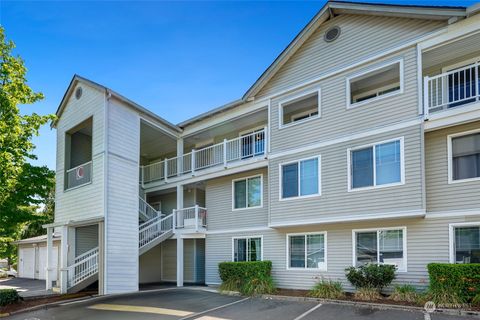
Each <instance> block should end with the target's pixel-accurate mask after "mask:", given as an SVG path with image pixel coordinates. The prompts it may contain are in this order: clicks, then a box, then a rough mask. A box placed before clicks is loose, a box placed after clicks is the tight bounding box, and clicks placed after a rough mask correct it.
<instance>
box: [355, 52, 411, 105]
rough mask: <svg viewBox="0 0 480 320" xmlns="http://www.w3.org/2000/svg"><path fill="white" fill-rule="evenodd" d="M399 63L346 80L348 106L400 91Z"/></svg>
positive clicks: (400, 67)
mask: <svg viewBox="0 0 480 320" xmlns="http://www.w3.org/2000/svg"><path fill="white" fill-rule="evenodd" d="M401 69H402V66H401V62H400V61H397V62H395V63H391V64H389V65H386V66H383V67H380V68H377V69H375V70H373V71H370V72H366V73H364V74H361V75H358V76H354V77H351V78H348V79H347V88H348V99H349V100H348V102H349V104H350V105H354V104H357V103H361V102H364V101H368V100H372V99H375V98H378V97H381V96H385V95H387V94H391V93H395V92H400V91H401V72H402V71H401Z"/></svg>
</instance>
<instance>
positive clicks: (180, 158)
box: [177, 139, 183, 176]
mask: <svg viewBox="0 0 480 320" xmlns="http://www.w3.org/2000/svg"><path fill="white" fill-rule="evenodd" d="M182 172H183V139H178V140H177V176H179V175H181V174H182Z"/></svg>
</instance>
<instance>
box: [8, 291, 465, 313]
mask: <svg viewBox="0 0 480 320" xmlns="http://www.w3.org/2000/svg"><path fill="white" fill-rule="evenodd" d="M8 319H18V320H26V319H28V320H37V319H39V320H59V319H61V320H75V319H89V320H90V319H91V320H122V319H134V320H146V319H156V320H186V319H198V320H243V319H245V320H252V319H272V320H314V319H315V320H317V319H321V320H343V319H358V320H362V319H372V320H385V319H388V320H410V319H411V320H416V319H420V320H424V319H426V320H428V319H432V320H453V319H473V318H472V317H470V318H469V317H460V316H448V315H442V314H432V315H431V316H430V317H429V318H428V316H427V318H426V317H425V315H424V314H423V313H422V312H411V311H403V310H379V309H372V308H365V307H356V306H346V305H338V304H319V303H316V302H294V301H281V300H266V299H260V298H245V297H234V296H225V295H220V294H218V293H215V292H211V291H205V290H201V289H192V288H185V289H177V288H169V289H163V290H158V291H154V292H139V293H135V294H128V295H120V296H113V297H102V298H100V299H91V300H88V301H83V302H75V303H65V304H63V305H60V306H56V307H51V308H48V309H42V310H37V311H33V312H29V313H20V314H17V315H14V316H11V317H9V318H8Z"/></svg>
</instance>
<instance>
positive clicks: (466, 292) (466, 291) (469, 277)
mask: <svg viewBox="0 0 480 320" xmlns="http://www.w3.org/2000/svg"><path fill="white" fill-rule="evenodd" d="M427 268H428V275H429V278H430V287H429V290H428V295H429V296H430V298H431V299H432V301H433V302H435V303H436V304H443V305H461V304H464V303H470V302H472V300H473V298H474V297H475V296H476V295H478V294H480V264H450V263H430V264H429V265H428V266H427Z"/></svg>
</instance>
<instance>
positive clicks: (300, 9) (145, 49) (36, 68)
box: [0, 0, 475, 169]
mask: <svg viewBox="0 0 480 320" xmlns="http://www.w3.org/2000/svg"><path fill="white" fill-rule="evenodd" d="M369 2H375V1H369ZM377 2H381V1H377ZM474 2H475V1H466V0H465V1H464V0H458V1H453V0H450V1H449V0H437V1H431V0H425V1H414V0H412V1H409V2H408V3H409V4H427V5H463V6H468V5H470V4H472V3H474ZM324 3H325V1H304V2H285V1H282V2H270V1H263V2H231V1H228V2H227V1H218V2H198V1H192V2H160V1H146V2H140V1H135V2H133V1H132V2H130V1H119V2H115V1H83V2H76V1H49V2H44V1H34V2H28V1H5V0H0V24H1V25H2V26H3V27H4V28H5V30H6V34H7V37H8V38H9V39H12V40H14V41H15V43H16V45H17V49H16V51H15V53H17V54H19V55H21V56H22V58H23V59H24V60H25V62H26V66H27V68H28V70H29V72H28V80H29V84H30V85H31V86H32V87H33V88H34V89H35V90H37V91H41V92H43V93H44V95H45V97H46V98H45V100H43V101H42V102H40V103H37V104H34V105H30V106H25V107H23V108H22V111H23V112H25V113H31V112H37V113H40V114H48V113H54V112H55V110H56V108H57V107H58V104H59V102H60V100H61V98H62V96H63V94H64V92H65V90H66V87H67V86H68V83H69V82H70V80H71V78H72V76H73V75H74V74H75V73H77V74H79V75H82V76H84V77H87V78H89V79H91V80H94V81H96V82H98V83H101V84H103V85H105V86H107V87H110V88H112V89H113V90H115V91H117V92H119V93H121V94H123V95H125V96H127V97H128V98H130V99H132V100H133V101H135V102H137V103H139V104H141V105H142V106H145V107H147V108H148V109H150V110H152V111H153V112H155V113H157V114H159V115H160V116H162V117H164V118H165V119H167V120H169V121H171V122H173V123H178V122H180V121H183V120H186V119H188V118H190V117H192V116H195V115H197V114H199V113H201V112H205V111H207V110H209V109H212V108H215V107H218V106H220V105H223V104H225V103H228V102H230V101H232V100H235V99H237V98H239V97H241V96H242V95H243V93H244V92H245V91H246V90H247V89H248V88H249V86H250V85H252V84H253V82H254V81H255V80H256V79H257V78H258V77H259V76H260V74H261V73H262V72H263V71H264V70H265V69H266V68H267V67H268V66H269V65H270V63H271V62H272V61H273V60H274V59H275V58H276V56H277V55H278V54H279V53H280V52H281V51H282V50H283V49H284V48H285V47H286V46H287V45H288V43H289V42H290V41H291V40H292V39H293V38H294V37H295V35H296V34H297V33H298V32H299V31H300V30H301V29H302V28H303V26H304V25H305V24H306V23H308V21H309V20H310V19H311V18H312V17H313V16H314V15H315V13H316V12H317V11H318V10H319V9H320V8H321V7H322V6H323V4H324ZM389 3H396V4H405V3H407V2H405V1H389ZM35 143H36V145H37V149H36V150H35V154H36V155H37V156H38V158H39V159H38V160H37V161H35V163H36V164H39V165H47V166H49V167H50V168H52V169H54V168H55V131H54V130H50V128H49V126H45V127H44V128H42V130H41V135H40V137H38V138H35Z"/></svg>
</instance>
